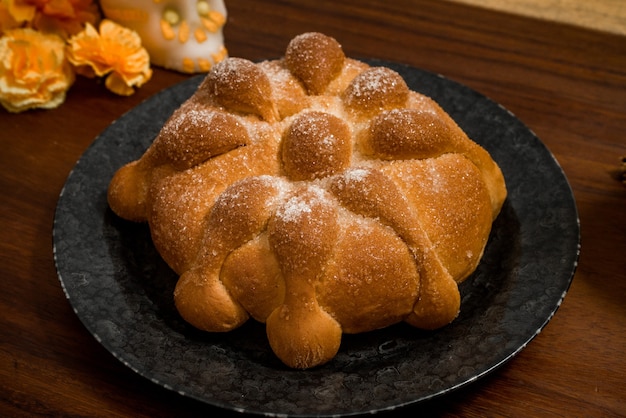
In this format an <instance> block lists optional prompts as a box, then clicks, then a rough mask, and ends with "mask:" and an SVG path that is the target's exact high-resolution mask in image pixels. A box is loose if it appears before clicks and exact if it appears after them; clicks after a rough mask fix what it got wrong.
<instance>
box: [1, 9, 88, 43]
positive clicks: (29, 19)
mask: <svg viewBox="0 0 626 418" xmlns="http://www.w3.org/2000/svg"><path fill="white" fill-rule="evenodd" d="M0 2H2V4H4V5H5V8H6V10H8V12H9V14H10V16H11V17H12V19H13V20H14V21H16V22H18V23H20V24H22V23H24V24H26V25H27V26H28V27H31V28H33V29H37V30H39V31H41V32H45V33H56V34H58V35H60V36H61V37H63V38H64V39H67V38H68V37H69V36H71V35H74V34H76V33H78V32H80V31H81V30H82V29H83V26H84V24H85V23H91V24H96V23H97V22H98V20H99V18H100V11H99V9H98V5H97V4H96V3H95V2H94V1H93V0H0Z"/></svg>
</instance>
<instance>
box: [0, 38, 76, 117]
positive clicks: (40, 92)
mask: <svg viewBox="0 0 626 418" xmlns="http://www.w3.org/2000/svg"><path fill="white" fill-rule="evenodd" d="M73 82H74V72H73V71H72V68H71V66H70V65H69V63H68V62H67V60H66V59H65V42H64V41H63V39H61V38H60V37H59V36H57V35H52V34H42V33H40V32H36V31H34V30H32V29H12V30H9V31H6V32H5V34H4V36H2V38H0V104H2V106H4V107H5V108H6V109H7V110H8V111H9V112H21V111H23V110H27V109H32V108H43V109H51V108H55V107H57V106H59V105H60V104H61V103H63V101H64V100H65V93H66V91H67V90H68V89H69V88H70V86H71V85H72V83H73Z"/></svg>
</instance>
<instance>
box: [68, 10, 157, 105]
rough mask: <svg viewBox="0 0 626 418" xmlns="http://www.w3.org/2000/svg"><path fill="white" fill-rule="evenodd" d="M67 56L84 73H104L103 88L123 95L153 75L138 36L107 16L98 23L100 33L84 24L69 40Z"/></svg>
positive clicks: (148, 59) (101, 75)
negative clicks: (104, 86) (81, 29)
mask: <svg viewBox="0 0 626 418" xmlns="http://www.w3.org/2000/svg"><path fill="white" fill-rule="evenodd" d="M68 59H69V60H70V61H71V62H72V64H74V65H76V66H77V67H78V68H77V71H78V72H80V73H81V74H83V75H94V74H95V75H96V76H99V77H103V76H106V80H105V85H106V87H107V88H108V89H109V90H111V91H112V92H114V93H116V94H119V95H123V96H128V95H131V94H133V92H134V89H133V87H140V86H142V85H143V84H144V83H146V82H147V81H148V80H150V77H152V70H151V69H150V56H149V55H148V52H147V51H146V50H145V49H144V48H143V47H142V46H141V38H140V37H139V35H138V34H137V33H136V32H134V31H132V30H130V29H127V28H124V27H122V26H120V25H118V24H116V23H114V22H112V21H110V20H107V19H105V20H103V21H102V22H101V24H100V33H98V31H96V29H95V28H94V27H93V26H91V25H90V24H87V25H86V27H85V30H83V31H82V32H80V33H79V34H77V35H75V36H73V37H72V38H71V39H70V40H69V53H68Z"/></svg>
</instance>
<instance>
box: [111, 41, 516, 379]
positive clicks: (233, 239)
mask: <svg viewBox="0 0 626 418" xmlns="http://www.w3.org/2000/svg"><path fill="white" fill-rule="evenodd" d="M505 198H506V187H505V183H504V179H503V177H502V174H501V171H500V169H499V168H498V166H497V164H496V163H495V162H494V161H493V159H492V158H491V157H490V155H489V154H488V153H487V152H486V151H485V150H484V149H483V148H481V147H480V146H479V145H477V144H476V143H475V142H473V141H472V140H470V139H469V138H468V137H467V135H466V134H465V133H464V132H463V131H462V130H461V129H460V128H459V127H458V126H457V125H456V123H455V122H454V121H453V120H452V119H451V118H450V117H449V116H448V115H447V114H446V113H445V112H444V111H443V110H442V109H441V108H440V107H439V106H438V105H437V104H436V103H435V102H434V101H433V100H431V99H430V98H428V97H426V96H424V95H422V94H420V93H417V92H415V91H411V90H410V89H409V88H408V87H407V85H406V83H405V82H404V80H403V79H402V77H401V76H400V75H399V74H398V73H396V72H394V71H392V70H391V69H389V68H386V67H371V66H369V65H368V64H366V63H363V62H360V61H357V60H353V59H350V58H347V57H345V55H344V53H343V51H342V49H341V46H340V45H339V43H338V42H337V41H336V40H335V39H333V38H330V37H328V36H325V35H323V34H320V33H305V34H302V35H300V36H297V37H296V38H294V39H293V40H292V41H291V42H290V44H289V46H288V47H287V50H286V53H285V57H284V58H281V59H277V60H272V61H264V62H260V63H253V62H250V61H248V60H245V59H242V58H227V59H225V60H224V61H222V62H221V63H219V64H217V65H216V66H215V67H214V68H213V70H212V71H211V72H210V73H209V74H208V75H207V76H206V78H205V80H204V81H203V82H202V83H201V85H200V86H199V88H198V90H197V91H196V92H195V94H194V95H193V96H192V97H191V98H189V99H188V100H187V101H186V102H185V103H184V104H183V105H182V106H181V107H180V108H179V109H178V110H176V111H175V112H174V113H173V114H172V116H171V117H170V118H169V120H168V121H167V122H166V124H165V125H164V126H163V128H162V130H161V132H160V133H159V134H158V136H157V137H156V138H155V140H154V142H153V143H152V145H151V146H150V148H149V149H148V150H147V151H146V152H145V154H144V155H143V156H142V157H141V158H140V159H139V160H137V161H134V162H132V163H130V164H128V165H126V166H124V167H122V168H121V169H120V170H118V172H117V173H116V174H115V176H114V178H113V179H112V181H111V183H110V186H109V191H108V199H109V204H110V206H111V208H112V209H113V211H114V212H115V213H117V214H118V215H119V216H121V217H123V218H126V219H129V220H133V221H140V222H148V224H149V226H150V231H151V234H152V239H153V242H154V245H155V247H156V248H157V250H158V251H159V253H160V254H161V256H162V257H163V259H164V260H165V261H166V262H167V263H168V264H169V265H170V266H171V268H172V269H173V270H174V271H175V272H176V273H177V274H179V275H180V278H179V281H178V283H177V286H176V289H175V292H174V299H175V303H176V307H177V309H178V311H179V313H180V315H181V316H182V317H183V318H184V319H185V320H186V321H188V322H189V323H190V324H192V325H193V326H195V327H197V328H199V329H201V330H206V331H211V332H222V331H229V330H232V329H234V328H236V327H238V326H240V325H242V324H243V323H244V322H246V321H247V320H248V319H250V318H253V319H254V320H257V321H260V322H263V323H265V324H266V329H267V336H268V339H269V342H270V345H271V347H272V349H273V351H274V352H275V354H276V355H277V356H278V357H279V358H280V359H281V360H282V361H283V362H284V363H285V364H286V365H288V366H290V367H293V368H310V367H314V366H317V365H321V364H323V363H325V362H328V361H329V360H331V359H332V358H333V357H334V356H335V355H336V353H337V351H338V350H339V346H340V342H341V336H342V334H343V333H359V332H365V331H370V330H374V329H378V328H382V327H386V326H389V325H391V324H394V323H398V322H400V321H406V322H407V323H409V324H411V325H413V326H415V327H418V328H421V329H436V328H439V327H442V326H445V325H446V324H448V323H450V322H451V321H452V320H454V319H455V317H456V316H457V315H458V312H459V309H460V295H459V290H458V283H460V282H461V281H462V280H464V279H465V278H467V277H468V276H469V275H470V274H471V273H472V272H473V271H474V270H475V269H476V267H477V265H478V263H479V262H480V259H481V257H482V254H483V251H484V248H485V245H486V243H487V239H488V237H489V234H490V231H491V225H492V222H493V220H494V219H495V218H496V216H497V215H498V213H499V211H500V208H501V206H502V204H503V201H504V199H505Z"/></svg>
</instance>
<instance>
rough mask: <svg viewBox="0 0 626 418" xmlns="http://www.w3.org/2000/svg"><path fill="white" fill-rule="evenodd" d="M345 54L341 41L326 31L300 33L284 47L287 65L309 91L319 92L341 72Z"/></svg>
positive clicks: (311, 92)
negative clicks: (327, 34) (331, 36)
mask: <svg viewBox="0 0 626 418" xmlns="http://www.w3.org/2000/svg"><path fill="white" fill-rule="evenodd" d="M344 61H345V55H344V53H343V50H342V49H341V45H339V43H338V42H337V41H336V40H335V39H333V38H330V37H328V36H326V35H323V34H321V33H316V32H309V33H304V34H302V35H299V36H296V37H295V38H293V39H292V40H291V42H289V45H288V46H287V50H286V51H285V62H286V64H287V68H289V70H290V71H291V73H292V74H293V75H294V76H296V77H297V78H298V79H300V81H302V83H303V84H304V86H305V88H306V89H307V91H308V92H309V93H310V94H321V93H323V92H324V90H325V89H326V87H327V86H328V84H329V83H330V82H331V81H332V80H333V79H334V78H335V77H337V75H338V74H339V73H340V72H341V69H342V68H343V63H344Z"/></svg>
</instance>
